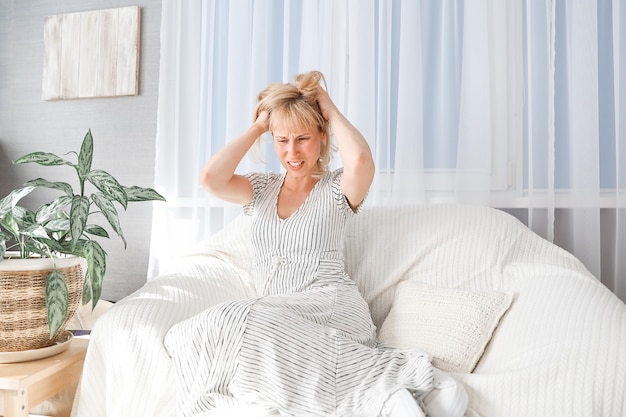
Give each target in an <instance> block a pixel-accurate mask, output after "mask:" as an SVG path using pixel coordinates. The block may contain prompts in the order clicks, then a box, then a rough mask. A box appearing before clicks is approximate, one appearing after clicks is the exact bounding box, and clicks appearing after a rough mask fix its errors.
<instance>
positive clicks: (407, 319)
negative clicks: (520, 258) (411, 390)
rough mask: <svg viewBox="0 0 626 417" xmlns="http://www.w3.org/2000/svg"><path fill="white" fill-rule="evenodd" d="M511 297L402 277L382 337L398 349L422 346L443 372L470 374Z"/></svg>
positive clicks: (507, 306)
mask: <svg viewBox="0 0 626 417" xmlns="http://www.w3.org/2000/svg"><path fill="white" fill-rule="evenodd" d="M512 301H513V293H510V292H500V291H489V290H460V289H453V288H442V287H434V286H431V285H427V284H423V283H420V282H416V281H402V282H400V283H398V285H397V287H396V294H395V298H394V301H393V304H392V306H391V310H390V311H389V315H388V316H387V317H386V318H385V321H384V322H383V324H382V326H381V328H380V332H379V335H378V336H379V340H380V341H381V342H383V343H384V344H387V345H390V346H395V347H399V348H419V349H422V350H424V351H426V352H427V353H429V354H430V355H431V356H432V358H433V361H432V363H433V365H434V366H436V367H437V368H439V369H442V370H444V371H448V372H463V373H470V372H472V371H473V370H474V368H475V367H476V365H477V364H478V361H479V360H480V358H481V356H482V355H483V352H484V350H485V348H486V347H487V344H488V343H489V340H491V336H492V334H493V332H494V331H495V329H496V327H497V326H498V323H499V322H500V319H501V318H502V316H503V315H504V313H506V311H507V310H508V309H509V307H510V306H511V302H512Z"/></svg>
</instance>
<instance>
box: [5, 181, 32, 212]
mask: <svg viewBox="0 0 626 417" xmlns="http://www.w3.org/2000/svg"><path fill="white" fill-rule="evenodd" d="M34 189H35V187H32V186H27V187H22V188H18V189H17V190H13V191H11V193H9V195H7V196H6V197H4V198H3V199H2V200H0V217H2V216H4V215H5V214H7V213H8V212H9V211H11V210H12V209H13V207H15V205H16V204H17V202H18V201H20V200H21V199H22V198H23V197H24V196H27V195H28V194H30V193H31V192H32V191H33V190H34Z"/></svg>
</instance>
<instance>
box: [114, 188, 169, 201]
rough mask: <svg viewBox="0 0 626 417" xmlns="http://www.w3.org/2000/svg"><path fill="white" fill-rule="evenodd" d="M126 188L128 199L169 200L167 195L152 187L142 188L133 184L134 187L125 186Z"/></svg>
mask: <svg viewBox="0 0 626 417" xmlns="http://www.w3.org/2000/svg"><path fill="white" fill-rule="evenodd" d="M124 190H126V195H127V196H128V201H152V200H160V201H167V200H166V199H165V197H163V196H162V195H161V194H159V193H157V192H156V191H155V190H153V189H152V188H142V187H137V186H136V185H133V186H132V187H124Z"/></svg>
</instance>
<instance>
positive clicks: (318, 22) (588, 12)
mask: <svg viewBox="0 0 626 417" xmlns="http://www.w3.org/2000/svg"><path fill="white" fill-rule="evenodd" d="M162 7H163V11H162V23H161V24H162V31H161V68H160V70H161V79H160V85H159V114H158V129H157V130H158V132H157V160H156V182H157V184H156V186H157V188H158V189H159V190H160V191H162V192H163V193H164V194H165V195H166V196H167V198H168V201H169V202H168V204H167V205H158V207H157V206H155V208H154V227H153V233H152V250H151V263H150V265H151V270H150V273H149V276H150V277H152V276H154V275H156V274H157V273H159V272H160V271H162V270H163V268H164V267H166V265H167V263H168V262H169V260H170V259H172V258H175V257H176V256H177V255H178V254H179V253H181V252H184V251H185V250H187V248H188V247H189V245H192V244H194V243H195V242H197V241H199V240H201V239H203V238H205V237H207V236H208V235H210V234H212V233H214V232H216V231H217V230H219V229H220V228H221V227H222V226H223V224H224V223H225V222H228V221H230V220H231V219H232V218H234V217H235V216H237V215H239V213H241V207H236V206H232V205H229V204H225V203H223V202H221V201H218V200H215V199H213V198H211V197H210V196H209V195H208V194H207V193H206V192H204V191H203V190H202V189H201V187H200V186H199V184H198V180H197V175H198V172H199V171H200V168H201V167H202V165H203V164H204V163H205V161H206V160H207V159H208V158H209V157H210V156H211V155H212V153H213V152H215V151H216V150H217V149H219V148H220V147H221V146H223V145H224V144H225V143H226V142H227V141H228V140H230V139H232V138H233V137H235V136H236V135H238V134H239V133H240V132H241V131H242V130H244V129H245V128H246V127H247V125H248V124H249V123H250V122H251V116H252V110H253V108H254V99H255V97H256V94H257V93H258V92H259V91H260V90H261V89H263V88H264V87H265V86H266V85H267V84H268V83H269V82H291V81H293V77H294V75H295V74H297V73H299V72H303V71H308V70H312V69H318V70H320V71H322V72H323V73H324V74H325V75H326V78H327V81H328V88H329V92H330V94H331V96H332V97H333V99H334V100H335V102H336V103H337V105H338V107H339V108H340V109H341V110H342V111H343V112H344V113H345V114H346V116H347V117H348V118H349V119H350V120H351V121H352V122H353V123H354V124H355V125H356V126H357V127H358V128H359V129H360V130H361V131H362V132H363V134H364V136H365V137H366V138H367V139H368V141H369V143H370V146H371V148H372V150H373V152H374V155H375V158H376V164H377V174H376V178H375V181H374V185H373V187H372V190H371V192H370V196H369V200H368V204H405V203H437V202H467V203H472V204H483V205H491V206H495V207H502V208H510V209H513V210H517V212H516V213H518V214H519V212H520V210H521V211H522V214H524V215H522V216H521V217H526V220H527V221H528V224H529V225H530V226H531V227H532V228H533V230H536V231H537V232H538V233H540V234H541V235H543V236H545V237H547V238H548V239H551V240H554V241H556V242H557V243H559V244H561V245H562V246H565V247H566V248H567V249H569V250H570V251H572V252H574V253H575V254H576V255H577V256H579V257H580V258H581V259H583V261H585V263H586V264H587V265H588V267H589V268H590V269H591V270H592V272H594V273H595V274H596V275H597V276H598V277H600V276H602V279H603V281H605V283H607V285H608V286H609V287H610V288H612V289H614V290H615V291H618V292H620V291H621V295H622V298H625V299H626V288H625V287H626V283H625V282H624V281H625V280H626V276H625V275H624V273H625V271H624V268H625V266H624V264H623V263H622V264H620V262H624V260H623V258H624V256H619V255H620V254H622V253H624V254H626V246H625V245H626V243H625V242H624V239H625V237H626V230H624V229H625V227H626V226H625V225H624V223H625V222H624V211H625V209H624V207H625V205H624V202H623V200H624V196H623V194H622V195H620V193H623V187H624V184H625V181H624V175H625V174H624V172H623V171H624V170H623V169H620V168H621V167H624V166H625V165H624V162H625V155H624V153H625V151H624V147H625V146H624V145H623V144H624V129H620V121H621V120H623V119H624V113H625V112H624V110H623V109H622V108H623V104H621V103H620V94H619V93H620V92H621V93H622V95H621V96H624V95H623V93H624V87H623V86H622V84H623V82H622V83H621V84H620V74H623V73H624V70H623V69H622V68H623V67H624V66H623V65H622V66H620V61H623V57H624V49H625V45H626V42H624V41H621V40H622V39H623V37H624V35H623V30H624V29H621V28H622V27H624V23H625V22H624V17H623V16H624V10H620V4H619V0H614V1H611V0H604V1H603V0H601V1H599V2H596V1H582V2H581V1H577V0H536V1H533V0H528V1H524V2H517V1H516V2H502V1H495V0H475V1H472V2H465V1H461V0H444V1H440V0H423V1H416V0H300V1H296V0H291V1H289V0H283V1H280V0H277V1H259V0H256V1H255V0H235V1H228V0H213V1H208V0H207V1H202V0H163V2H162ZM622 9H624V7H622ZM607 22H608V26H607ZM620 41H621V42H620ZM607 45H609V46H608V47H607ZM607 51H609V52H607ZM598 71H602V74H599V73H598ZM607 78H610V80H611V81H610V82H608V81H607ZM621 78H623V77H621ZM603 82H604V83H605V84H603ZM606 83H608V84H606ZM606 113H611V116H608V117H607V116H605V114H606ZM607 137H610V139H606V138H607ZM620 144H621V146H620ZM262 153H263V158H253V157H251V158H246V159H245V160H244V162H243V163H242V164H241V166H240V172H246V171H250V170H263V171H264V170H275V171H278V170H280V165H279V164H278V162H277V161H276V159H275V158H274V157H273V152H272V150H271V144H270V142H269V141H268V143H267V144H265V145H264V147H263V148H262ZM606 158H612V162H611V163H610V166H611V167H612V169H611V168H609V169H607V168H606V167H605V165H606V163H607V161H606ZM333 165H334V166H338V165H340V161H339V160H338V156H337V157H336V158H335V160H333ZM607 225H609V226H607ZM610 253H612V255H610ZM620 286H621V287H620Z"/></svg>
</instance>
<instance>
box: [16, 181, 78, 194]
mask: <svg viewBox="0 0 626 417" xmlns="http://www.w3.org/2000/svg"><path fill="white" fill-rule="evenodd" d="M26 185H29V186H33V187H45V188H52V189H53V190H61V191H63V192H64V193H65V194H66V195H68V196H70V197H71V196H73V195H74V190H73V189H72V186H71V185H69V184H68V183H66V182H52V181H48V180H45V179H43V178H37V179H34V180H30V181H28V182H27V183H26Z"/></svg>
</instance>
